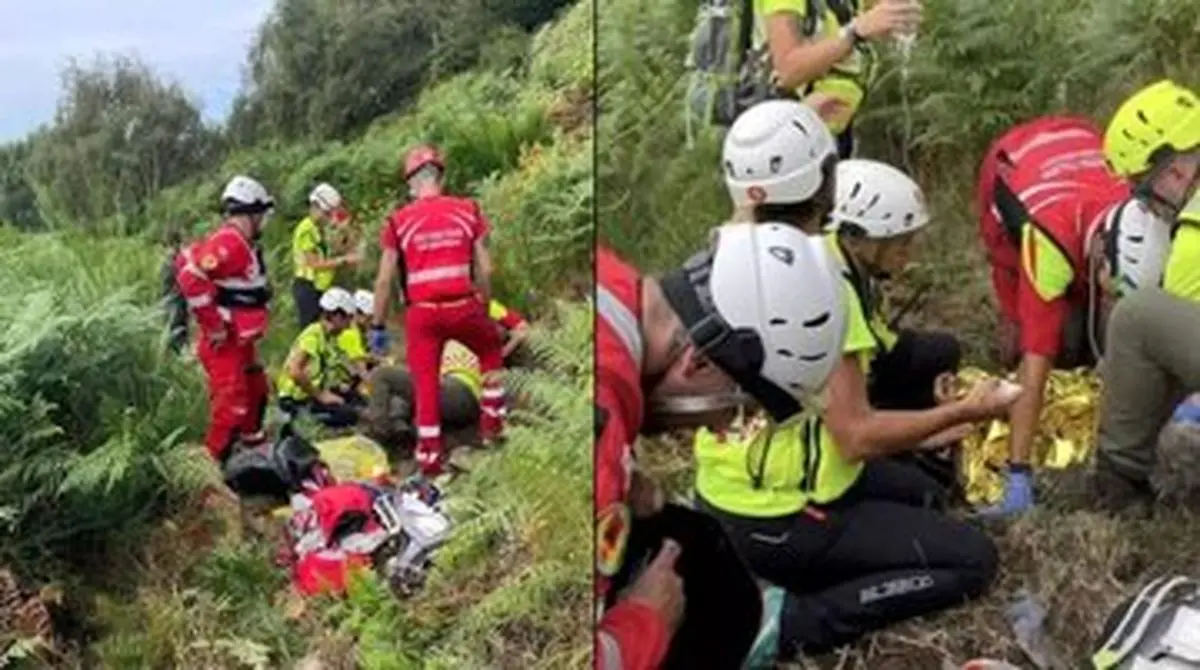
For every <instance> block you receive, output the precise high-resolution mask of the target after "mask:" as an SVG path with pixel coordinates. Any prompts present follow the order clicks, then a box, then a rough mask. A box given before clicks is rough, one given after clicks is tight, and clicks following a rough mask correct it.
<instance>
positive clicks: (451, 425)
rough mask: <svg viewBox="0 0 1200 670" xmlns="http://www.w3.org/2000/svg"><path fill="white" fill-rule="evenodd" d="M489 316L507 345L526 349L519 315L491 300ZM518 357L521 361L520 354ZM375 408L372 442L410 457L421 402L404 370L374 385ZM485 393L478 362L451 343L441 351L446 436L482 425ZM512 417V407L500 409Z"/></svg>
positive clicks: (370, 421)
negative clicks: (416, 414)
mask: <svg viewBox="0 0 1200 670" xmlns="http://www.w3.org/2000/svg"><path fill="white" fill-rule="evenodd" d="M489 315H490V316H491V317H492V319H493V320H495V322H496V325H497V327H498V328H499V329H500V331H501V333H502V334H503V337H504V339H505V341H506V342H508V343H510V344H511V343H514V342H515V343H516V344H517V345H519V344H521V343H522V342H523V341H524V338H525V337H527V334H528V324H527V323H526V321H525V320H524V319H523V318H522V317H521V316H520V314H518V313H517V312H515V311H513V310H510V309H507V308H505V307H504V306H503V305H502V304H500V302H498V301H496V300H492V301H491V304H490V306H489ZM516 352H517V353H516V354H515V355H520V352H521V349H517V350H516ZM368 386H369V388H370V402H369V404H368V409H367V412H366V414H365V415H364V417H363V418H364V421H365V424H366V426H367V432H368V437H371V438H372V439H374V440H375V441H376V442H379V443H380V444H381V445H383V446H385V447H389V448H390V449H392V450H393V453H399V454H404V455H407V454H408V453H409V452H411V450H412V446H413V445H412V444H411V443H410V439H411V436H412V420H413V416H414V413H415V410H414V405H415V404H416V402H417V397H416V392H415V388H414V387H413V383H412V377H411V375H409V373H408V371H407V370H406V369H404V368H400V367H396V366H382V367H379V368H376V369H375V371H374V372H373V373H372V374H371V377H370V379H369V384H368ZM482 393H483V371H482V368H481V367H480V365H479V358H478V357H477V356H476V355H475V354H474V353H473V352H472V351H471V350H470V349H468V348H466V347H465V346H463V345H462V344H461V343H459V342H458V341H457V340H449V341H447V342H446V346H445V348H444V349H443V350H442V362H441V388H440V390H439V398H440V402H441V413H442V419H441V421H442V430H443V431H448V432H457V431H462V430H466V429H467V428H470V427H471V426H472V425H478V423H479V420H480V411H481V405H480V400H481V397H482ZM500 412H501V416H507V413H508V402H507V401H506V402H505V403H504V404H503V405H502V406H501V408H500Z"/></svg>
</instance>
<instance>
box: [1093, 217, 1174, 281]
mask: <svg viewBox="0 0 1200 670" xmlns="http://www.w3.org/2000/svg"><path fill="white" fill-rule="evenodd" d="M1104 232H1105V237H1106V249H1105V251H1106V252H1107V255H1108V266H1109V267H1108V269H1109V272H1110V273H1111V276H1112V278H1113V279H1114V280H1115V282H1116V286H1117V292H1118V293H1119V294H1122V295H1123V294H1125V293H1128V292H1129V291H1132V290H1134V289H1137V288H1141V287H1143V286H1157V285H1158V283H1159V281H1160V280H1161V279H1162V274H1163V269H1164V268H1165V266H1166V262H1167V254H1168V253H1169V252H1170V250H1171V224H1170V223H1169V222H1167V221H1166V220H1164V219H1162V218H1159V217H1158V216H1155V215H1154V214H1153V213H1152V212H1151V211H1150V210H1149V208H1147V207H1146V205H1145V203H1143V202H1142V201H1141V200H1139V199H1137V198H1130V199H1129V200H1126V201H1125V202H1123V203H1121V204H1120V205H1117V206H1114V207H1111V208H1110V209H1109V211H1108V214H1106V215H1105V217H1104Z"/></svg>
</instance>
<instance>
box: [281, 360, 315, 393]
mask: <svg viewBox="0 0 1200 670" xmlns="http://www.w3.org/2000/svg"><path fill="white" fill-rule="evenodd" d="M287 372H288V376H289V377H291V378H292V381H294V382H296V385H297V386H299V387H300V388H301V389H303V390H304V392H305V393H307V394H308V396H309V397H310V398H315V397H317V394H319V393H320V392H321V391H320V390H319V389H317V388H316V386H314V385H313V383H312V379H310V378H309V376H308V354H307V353H306V352H304V351H297V352H296V353H294V354H292V355H291V356H289V357H288V361H287Z"/></svg>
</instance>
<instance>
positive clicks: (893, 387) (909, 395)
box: [867, 330, 962, 490]
mask: <svg viewBox="0 0 1200 670" xmlns="http://www.w3.org/2000/svg"><path fill="white" fill-rule="evenodd" d="M961 365H962V345H961V344H960V343H959V341H958V338H956V337H955V336H954V335H952V334H950V333H944V332H936V331H930V332H918V331H913V330H902V331H900V333H898V335H897V339H896V344H895V346H893V347H892V348H891V349H890V350H889V351H888V352H887V353H884V354H882V355H880V356H879V357H878V358H876V359H875V362H874V364H872V366H871V374H870V377H869V379H868V384H867V396H868V398H869V399H870V401H871V406H872V407H874V408H875V409H881V410H922V409H930V408H932V407H934V406H936V404H937V401H936V399H935V398H934V393H933V382H934V380H935V379H937V377H938V375H941V374H943V373H946V372H958V369H959V367H960V366H961ZM892 458H893V459H895V460H897V461H899V462H902V463H910V464H914V465H917V466H918V467H920V468H921V470H923V471H924V472H925V473H926V474H928V475H930V476H931V477H933V478H934V479H935V480H936V481H937V482H938V483H939V484H941V485H942V486H944V487H946V488H947V489H951V490H954V489H956V487H957V486H958V447H957V446H956V445H952V446H950V447H947V448H945V449H942V450H939V451H922V452H908V453H904V454H900V455H897V456H893V457H892Z"/></svg>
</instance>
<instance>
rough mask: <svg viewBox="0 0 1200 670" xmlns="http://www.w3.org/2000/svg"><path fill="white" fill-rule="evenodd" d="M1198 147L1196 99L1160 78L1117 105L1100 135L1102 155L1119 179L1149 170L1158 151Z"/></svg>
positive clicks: (1199, 108)
mask: <svg viewBox="0 0 1200 670" xmlns="http://www.w3.org/2000/svg"><path fill="white" fill-rule="evenodd" d="M1197 146H1200V96H1197V95H1196V94H1195V93H1194V92H1192V91H1190V90H1188V89H1186V88H1184V87H1182V86H1180V85H1179V84H1176V83H1175V82H1173V81H1171V80H1169V79H1164V80H1162V81H1160V82H1157V83H1154V84H1151V85H1149V86H1147V87H1145V88H1143V89H1142V90H1140V91H1138V92H1137V93H1135V94H1133V96H1131V97H1130V98H1129V99H1128V100H1126V101H1125V102H1124V103H1122V104H1121V106H1120V107H1119V108H1118V109H1117V113H1116V114H1113V118H1112V121H1109V123H1108V129H1107V130H1106V131H1105V133H1104V155H1105V157H1106V158H1107V159H1108V163H1109V165H1110V166H1112V169H1113V170H1114V171H1115V172H1116V173H1117V174H1119V175H1121V176H1123V177H1129V176H1132V175H1137V174H1141V173H1143V172H1146V171H1147V170H1149V169H1150V168H1151V167H1153V165H1151V158H1152V157H1153V156H1154V154H1155V153H1156V152H1157V151H1159V150H1160V149H1164V148H1166V149H1173V150H1175V151H1188V150H1190V149H1194V148H1196V147H1197Z"/></svg>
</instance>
